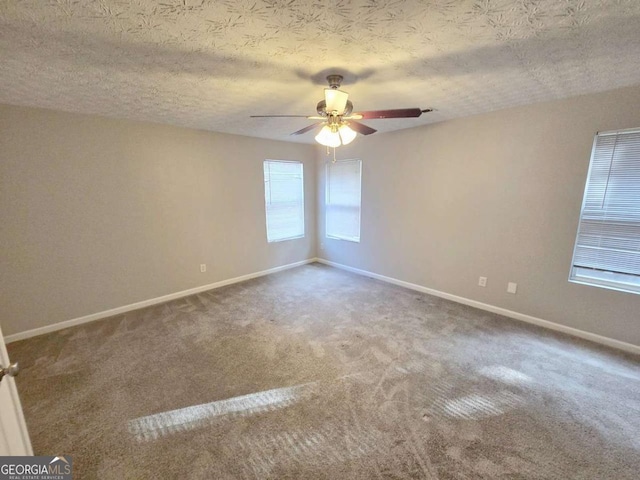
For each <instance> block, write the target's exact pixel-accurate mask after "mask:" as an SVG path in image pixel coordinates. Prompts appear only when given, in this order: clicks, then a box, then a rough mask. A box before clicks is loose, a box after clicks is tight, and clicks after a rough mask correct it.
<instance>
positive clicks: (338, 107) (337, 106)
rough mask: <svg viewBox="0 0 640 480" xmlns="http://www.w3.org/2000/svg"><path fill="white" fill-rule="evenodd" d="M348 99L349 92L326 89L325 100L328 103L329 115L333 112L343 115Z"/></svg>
mask: <svg viewBox="0 0 640 480" xmlns="http://www.w3.org/2000/svg"><path fill="white" fill-rule="evenodd" d="M348 98H349V94H348V93H347V92H343V91H342V90H337V89H334V88H325V89H324V100H325V102H326V110H327V113H328V114H331V112H336V113H337V114H338V115H342V114H343V113H344V109H345V107H346V106H347V99H348Z"/></svg>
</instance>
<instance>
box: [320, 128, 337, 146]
mask: <svg viewBox="0 0 640 480" xmlns="http://www.w3.org/2000/svg"><path fill="white" fill-rule="evenodd" d="M316 142H318V143H319V144H320V145H324V146H325V147H332V148H336V147H339V146H340V145H341V142H340V135H339V134H338V132H334V131H333V130H332V129H331V127H330V126H329V125H325V126H324V127H322V130H320V133H318V135H316Z"/></svg>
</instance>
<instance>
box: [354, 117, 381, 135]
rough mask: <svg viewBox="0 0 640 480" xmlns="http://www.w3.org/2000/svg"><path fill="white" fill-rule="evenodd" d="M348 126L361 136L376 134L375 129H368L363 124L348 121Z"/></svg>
mask: <svg viewBox="0 0 640 480" xmlns="http://www.w3.org/2000/svg"><path fill="white" fill-rule="evenodd" d="M349 126H350V127H351V129H352V130H355V131H356V132H358V133H361V134H362V135H371V134H372V133H376V132H377V130H376V129H375V128H371V127H368V126H367V125H365V124H364V123H360V122H354V121H353V120H349Z"/></svg>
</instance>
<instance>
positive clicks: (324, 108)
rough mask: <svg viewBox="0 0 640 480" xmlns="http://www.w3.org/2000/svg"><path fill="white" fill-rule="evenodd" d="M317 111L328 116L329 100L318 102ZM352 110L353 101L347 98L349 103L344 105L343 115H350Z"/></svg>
mask: <svg viewBox="0 0 640 480" xmlns="http://www.w3.org/2000/svg"><path fill="white" fill-rule="evenodd" d="M316 111H317V112H318V115H322V116H323V117H326V116H327V102H326V101H325V100H320V101H319V102H318V105H316ZM351 112H353V103H351V100H347V105H346V106H345V107H344V112H343V113H342V116H347V115H350V114H351Z"/></svg>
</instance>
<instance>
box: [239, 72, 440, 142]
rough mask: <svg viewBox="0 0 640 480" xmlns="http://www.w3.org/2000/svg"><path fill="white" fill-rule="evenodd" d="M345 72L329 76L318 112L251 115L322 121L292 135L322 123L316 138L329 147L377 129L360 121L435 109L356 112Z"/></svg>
mask: <svg viewBox="0 0 640 480" xmlns="http://www.w3.org/2000/svg"><path fill="white" fill-rule="evenodd" d="M342 80H343V77H342V75H329V76H327V82H328V83H329V88H325V89H324V100H320V101H319V102H318V105H317V106H316V111H317V112H318V115H311V116H306V115H251V118H276V117H277V118H308V119H309V120H319V121H318V122H316V123H314V124H312V125H309V126H307V127H304V128H302V129H300V130H298V131H297V132H293V133H292V134H291V135H302V134H303V133H307V132H309V131H311V130H313V129H315V128H318V127H320V126H322V129H321V130H320V132H319V133H318V134H317V135H316V137H315V138H316V141H317V142H318V143H320V144H321V145H325V146H327V147H333V148H335V147H339V146H340V145H347V144H348V143H351V142H352V141H353V139H354V138H356V135H357V134H358V133H361V134H362V135H371V134H372V133H375V132H376V131H377V130H376V129H375V128H371V127H369V126H367V125H365V124H364V123H360V122H358V121H357V120H363V119H364V120H368V119H369V120H373V119H376V120H377V119H385V118H413V117H419V116H420V115H422V114H423V113H427V112H431V111H433V109H431V108H427V109H424V110H423V109H420V108H418V107H416V108H398V109H395V110H371V111H366V112H359V113H353V103H351V100H349V94H348V93H347V92H343V91H342V90H340V84H341V83H342Z"/></svg>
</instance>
